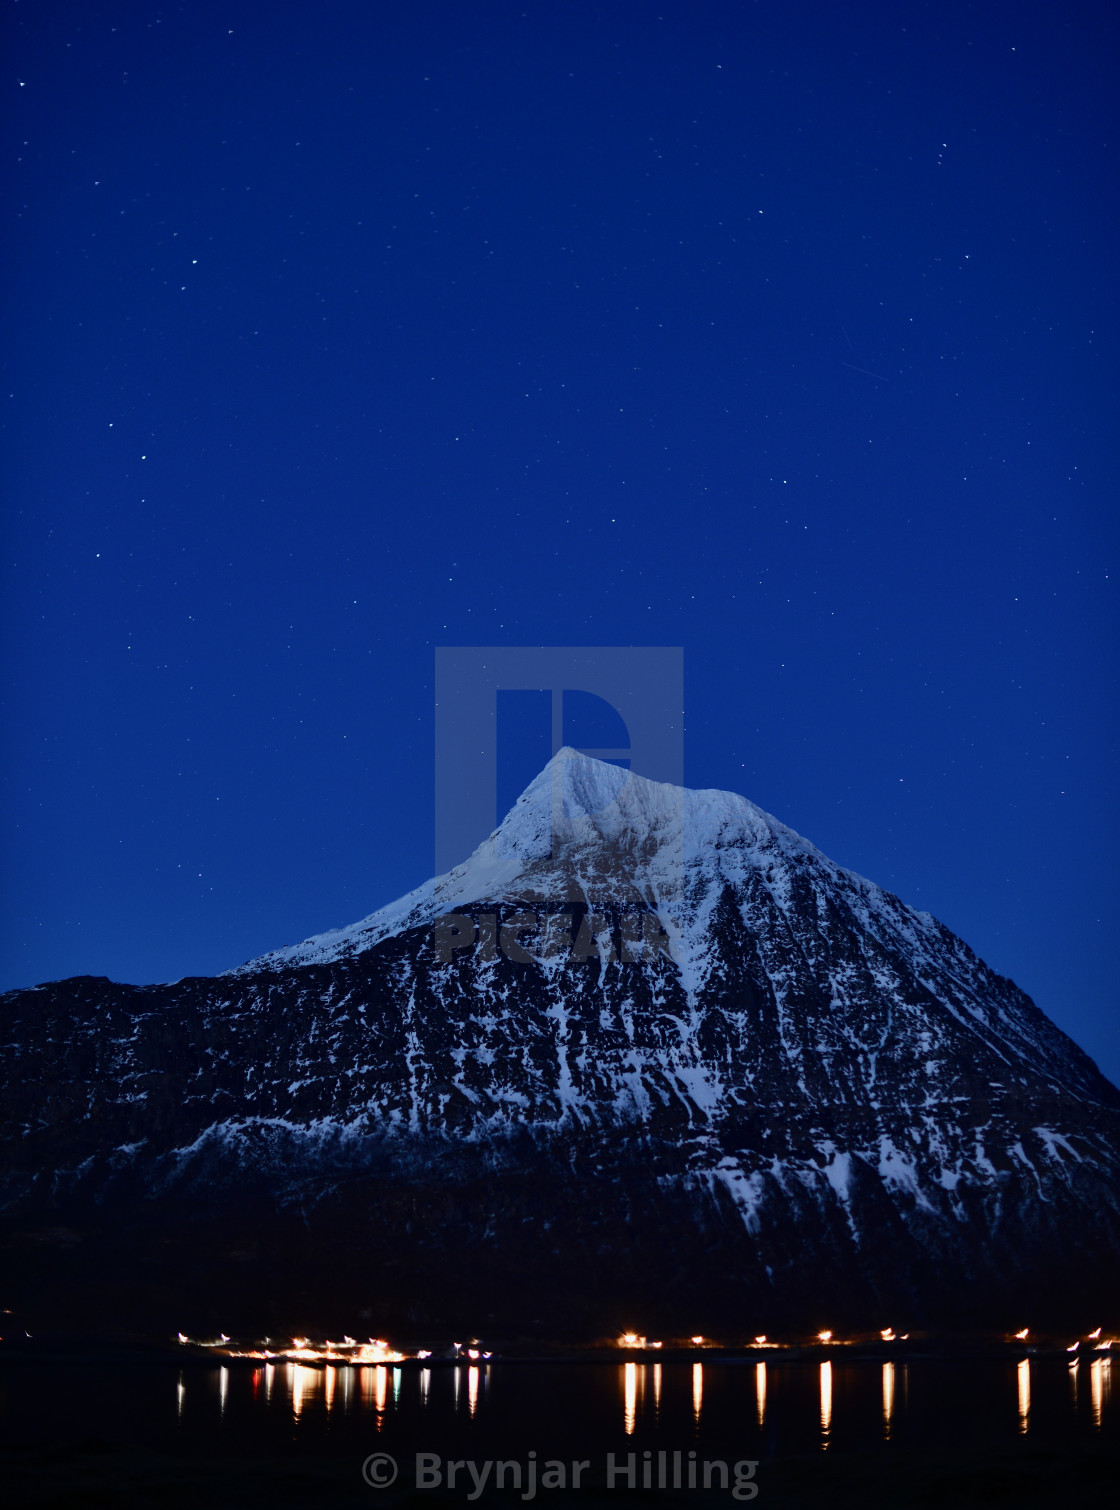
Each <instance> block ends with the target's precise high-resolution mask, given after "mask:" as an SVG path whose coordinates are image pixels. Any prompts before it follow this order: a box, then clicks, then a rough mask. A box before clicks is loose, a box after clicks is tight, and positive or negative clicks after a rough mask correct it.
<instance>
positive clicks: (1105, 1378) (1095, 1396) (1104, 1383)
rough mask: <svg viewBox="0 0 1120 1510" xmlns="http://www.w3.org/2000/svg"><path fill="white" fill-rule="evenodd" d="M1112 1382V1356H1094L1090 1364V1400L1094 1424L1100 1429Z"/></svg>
mask: <svg viewBox="0 0 1120 1510" xmlns="http://www.w3.org/2000/svg"><path fill="white" fill-rule="evenodd" d="M1111 1383H1112V1360H1111V1359H1110V1358H1094V1359H1093V1361H1092V1363H1090V1365H1089V1402H1090V1404H1091V1405H1092V1408H1093V1425H1094V1426H1095V1427H1096V1428H1097V1430H1098V1431H1100V1429H1101V1415H1102V1414H1103V1412H1104V1398H1105V1395H1106V1394H1109V1393H1111V1390H1110V1387H1109V1386H1110V1385H1111Z"/></svg>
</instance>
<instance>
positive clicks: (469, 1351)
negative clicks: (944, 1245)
mask: <svg viewBox="0 0 1120 1510" xmlns="http://www.w3.org/2000/svg"><path fill="white" fill-rule="evenodd" d="M1102 1330H1103V1329H1102V1328H1101V1327H1099V1326H1098V1327H1096V1328H1095V1329H1094V1330H1093V1331H1091V1332H1086V1333H1085V1334H1084V1335H1083V1336H1081V1337H1077V1338H1075V1339H1074V1341H1073V1342H1071V1343H1062V1344H1058V1345H1060V1346H1062V1347H1064V1348H1065V1351H1066V1352H1067V1353H1079V1352H1081V1351H1082V1350H1086V1351H1095V1352H1108V1351H1110V1350H1111V1348H1112V1346H1113V1343H1116V1342H1120V1338H1115V1337H1102ZM1031 1335H1032V1334H1031V1331H1030V1328H1029V1327H1023V1328H1022V1330H1021V1331H1018V1332H1010V1333H1006V1334H1004V1336H1003V1338H1002V1340H1003V1341H1004V1342H1007V1343H1013V1342H1018V1343H1024V1344H1028V1345H1034V1344H1031V1343H1030V1341H1029V1339H1030V1338H1031ZM1067 1335H1068V1333H1067ZM178 1340H179V1342H180V1344H181V1345H182V1346H184V1347H199V1348H205V1349H206V1350H207V1351H209V1352H212V1353H216V1354H218V1355H219V1356H221V1357H225V1358H255V1359H262V1360H270V1359H274V1360H281V1359H284V1360H291V1361H292V1362H298V1363H350V1364H358V1365H362V1364H371V1363H372V1364H378V1363H405V1362H408V1361H410V1360H415V1361H417V1362H426V1361H429V1360H431V1361H443V1362H451V1363H455V1362H469V1363H477V1362H479V1361H483V1362H489V1361H490V1360H491V1359H492V1358H493V1357H494V1354H493V1351H492V1350H490V1349H486V1348H483V1347H482V1345H481V1343H480V1342H479V1341H478V1340H477V1339H472V1341H471V1342H470V1343H462V1342H453V1343H451V1344H450V1346H449V1347H445V1348H443V1349H442V1350H440V1349H433V1348H416V1349H415V1350H413V1351H409V1352H400V1351H398V1350H397V1349H395V1348H393V1347H391V1346H390V1344H389V1343H388V1342H386V1341H385V1340H384V1339H382V1338H374V1337H370V1338H368V1339H367V1340H366V1341H365V1342H359V1341H358V1340H357V1339H356V1338H354V1337H349V1336H343V1337H342V1339H341V1340H340V1341H338V1342H329V1341H328V1342H321V1343H316V1342H312V1341H310V1340H309V1339H308V1338H306V1337H293V1338H290V1339H288V1340H287V1341H283V1340H280V1339H273V1338H271V1337H265V1338H264V1339H263V1340H261V1341H257V1342H250V1343H239V1342H234V1341H233V1340H232V1339H231V1337H230V1336H229V1335H228V1334H227V1333H225V1332H223V1333H221V1334H220V1335H219V1336H218V1337H217V1338H215V1339H209V1338H207V1339H204V1338H195V1337H188V1336H187V1335H186V1333H185V1332H180V1333H179V1334H178ZM909 1340H910V1333H909V1332H896V1331H895V1330H894V1328H893V1327H882V1328H880V1330H879V1332H878V1334H875V1333H870V1334H860V1335H857V1336H855V1337H838V1336H837V1335H836V1333H835V1332H833V1331H831V1330H829V1329H827V1328H826V1329H824V1330H822V1331H819V1332H817V1333H816V1334H815V1335H814V1336H813V1337H811V1338H804V1339H800V1340H796V1341H792V1342H779V1341H774V1340H772V1339H771V1338H770V1337H769V1336H767V1335H766V1334H765V1333H760V1334H759V1335H758V1336H756V1337H754V1338H752V1340H751V1341H750V1342H747V1343H745V1344H742V1343H740V1344H737V1345H736V1346H735V1347H729V1346H728V1345H727V1344H725V1343H722V1342H720V1341H718V1340H717V1339H715V1338H712V1337H705V1336H702V1335H700V1334H699V1333H697V1334H694V1335H693V1336H691V1337H689V1338H687V1339H682V1340H676V1341H671V1342H670V1343H669V1344H668V1346H669V1348H670V1349H671V1350H673V1351H678V1350H687V1349H691V1348H716V1349H719V1350H720V1351H721V1352H731V1351H735V1350H737V1348H739V1347H742V1348H745V1349H746V1350H747V1351H753V1350H756V1349H762V1350H769V1349H792V1348H802V1347H806V1346H809V1347H813V1346H817V1347H852V1346H866V1345H868V1344H876V1343H893V1342H907V1341H909ZM925 1340H929V1339H928V1338H926V1339H925ZM616 1346H617V1347H619V1348H622V1349H623V1350H626V1351H632V1352H643V1351H647V1350H648V1351H652V1352H658V1351H661V1350H662V1349H664V1348H665V1346H666V1344H665V1343H664V1342H663V1341H659V1340H654V1339H652V1338H649V1337H646V1336H643V1335H642V1334H641V1333H639V1332H623V1333H622V1334H621V1336H619V1337H618V1338H617V1339H616Z"/></svg>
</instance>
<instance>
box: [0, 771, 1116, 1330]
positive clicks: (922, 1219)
mask: <svg viewBox="0 0 1120 1510" xmlns="http://www.w3.org/2000/svg"><path fill="white" fill-rule="evenodd" d="M448 914H456V915H457V916H458V918H459V922H458V924H456V925H454V926H453V928H452V929H451V931H449V930H448V925H446V924H445V923H442V922H441V921H440V920H441V919H445V918H446V917H447V915H448ZM468 917H469V918H470V919H472V921H471V922H470V924H469V925H468V924H467V921H466V920H467V918H468ZM533 919H536V920H537V921H536V922H534V921H533ZM542 919H543V921H542ZM573 945H574V948H573ZM511 956H512V957H511ZM4 1011H5V1017H6V1021H7V1025H8V1026H7V1030H6V1031H5V1033H4V1039H5V1043H6V1049H5V1053H6V1056H7V1060H8V1069H7V1076H6V1078H7V1084H8V1092H7V1094H6V1098H5V1107H6V1111H5V1116H6V1118H7V1127H6V1137H5V1144H6V1147H7V1148H8V1150H9V1155H8V1161H7V1170H6V1174H5V1183H4V1187H3V1189H4V1191H5V1199H6V1201H7V1204H8V1209H9V1211H10V1212H11V1213H12V1220H14V1221H17V1222H18V1221H22V1220H23V1216H22V1215H21V1213H25V1212H29V1211H46V1210H48V1209H50V1210H63V1209H70V1208H72V1207H74V1206H75V1203H76V1204H77V1205H78V1206H81V1207H82V1209H86V1210H93V1209H94V1207H95V1206H97V1203H100V1206H98V1207H97V1209H105V1210H109V1209H110V1208H111V1209H114V1210H115V1209H117V1208H118V1207H123V1208H126V1209H130V1210H141V1209H142V1210H143V1211H144V1212H145V1213H147V1214H148V1216H150V1215H151V1213H152V1212H153V1211H159V1210H164V1209H167V1210H170V1209H171V1203H173V1202H174V1203H177V1209H178V1210H180V1211H181V1210H182V1209H186V1207H189V1208H190V1209H191V1210H193V1211H195V1212H203V1213H207V1212H212V1211H213V1210H215V1209H219V1208H220V1209H223V1210H224V1209H226V1208H225V1207H224V1206H223V1204H222V1203H223V1202H225V1201H227V1200H228V1201H232V1202H233V1203H234V1205H236V1203H237V1201H238V1200H239V1199H241V1198H243V1196H244V1192H245V1191H246V1190H252V1191H254V1192H258V1193H259V1192H266V1193H267V1201H266V1204H268V1205H269V1207H270V1209H272V1210H279V1211H281V1212H288V1213H290V1214H291V1220H292V1222H294V1223H295V1225H296V1227H297V1228H298V1230H299V1233H303V1234H306V1235H307V1237H308V1241H312V1239H317V1238H321V1237H322V1236H323V1235H324V1234H326V1233H328V1232H329V1233H331V1234H334V1239H333V1240H334V1241H335V1242H336V1244H340V1245H341V1247H342V1248H343V1249H346V1250H347V1251H350V1250H353V1252H355V1253H357V1252H361V1253H362V1254H365V1255H367V1256H368V1255H370V1254H381V1255H382V1256H381V1257H380V1258H378V1259H377V1261H376V1262H377V1264H380V1265H381V1266H382V1269H384V1270H385V1271H386V1272H387V1273H389V1274H390V1275H391V1279H386V1280H385V1284H386V1286H387V1293H389V1292H391V1293H392V1294H394V1295H396V1296H397V1297H398V1302H397V1303H399V1304H400V1305H405V1306H409V1305H412V1306H415V1305H418V1304H426V1303H427V1302H425V1301H422V1300H421V1299H420V1298H418V1297H420V1296H421V1293H422V1294H423V1295H427V1296H429V1297H430V1295H431V1294H432V1293H433V1291H434V1290H437V1289H439V1288H440V1287H442V1288H443V1289H446V1287H447V1284H448V1283H449V1278H448V1267H449V1260H448V1257H447V1253H448V1245H449V1244H450V1245H452V1246H453V1248H454V1251H455V1254H456V1258H455V1262H454V1269H455V1283H456V1284H458V1285H461V1286H465V1288H464V1289H463V1292H462V1293H463V1295H464V1296H467V1295H469V1296H472V1297H475V1298H474V1299H472V1300H470V1302H469V1304H470V1305H482V1306H484V1307H485V1308H486V1310H487V1312H488V1313H490V1312H492V1311H493V1306H494V1305H495V1304H503V1303H505V1302H503V1301H502V1300H501V1298H500V1297H502V1296H505V1297H506V1301H507V1302H508V1298H509V1297H510V1296H511V1295H513V1294H517V1295H521V1296H524V1297H525V1298H524V1299H523V1300H521V1301H519V1302H518V1304H520V1305H522V1306H523V1308H526V1309H527V1311H528V1312H529V1313H531V1314H532V1315H534V1316H535V1315H537V1313H538V1312H548V1311H549V1309H550V1306H551V1307H553V1309H555V1307H556V1306H560V1307H561V1309H562V1310H563V1311H564V1312H565V1314H568V1315H570V1314H572V1307H573V1306H576V1308H577V1310H578V1308H579V1306H583V1308H584V1310H585V1311H587V1314H589V1315H590V1314H591V1313H592V1312H594V1314H595V1315H596V1316H599V1315H600V1314H603V1313H604V1310H606V1311H609V1310H610V1307H611V1306H612V1305H616V1304H620V1303H621V1301H620V1297H621V1296H622V1294H623V1293H624V1292H625V1294H626V1295H627V1296H628V1297H630V1299H629V1301H628V1303H630V1304H633V1303H634V1301H633V1297H634V1296H636V1295H637V1296H645V1297H646V1299H645V1301H644V1303H645V1304H647V1305H648V1307H650V1308H651V1314H657V1315H662V1314H664V1315H665V1316H666V1317H669V1316H670V1314H671V1313H672V1311H673V1307H674V1306H679V1303H680V1300H681V1296H682V1295H683V1294H684V1293H685V1292H686V1291H688V1292H689V1293H690V1294H692V1295H693V1296H695V1294H696V1293H706V1294H709V1295H710V1296H712V1297H715V1296H717V1295H718V1296H719V1297H720V1300H719V1304H720V1305H721V1306H722V1307H725V1308H726V1307H728V1306H730V1307H731V1308H732V1310H734V1311H735V1312H736V1313H737V1314H739V1315H741V1316H742V1317H743V1319H744V1324H747V1320H746V1318H747V1317H748V1316H749V1317H751V1318H754V1319H755V1320H757V1319H759V1318H761V1317H764V1316H765V1315H766V1314H770V1313H773V1311H774V1310H775V1308H776V1309H777V1310H778V1311H781V1310H783V1308H784V1311H785V1312H787V1313H789V1314H791V1315H794V1314H798V1307H801V1310H802V1311H804V1309H805V1307H806V1305H807V1300H806V1297H807V1296H816V1297H818V1298H819V1297H827V1296H831V1297H834V1298H833V1300H832V1302H831V1303H832V1304H833V1305H834V1306H837V1305H848V1306H849V1307H850V1308H854V1309H855V1310H856V1311H859V1310H860V1308H861V1307H862V1308H863V1310H864V1311H866V1312H867V1314H868V1315H870V1314H871V1313H872V1312H873V1311H874V1312H876V1313H877V1314H881V1308H882V1306H883V1305H902V1306H906V1307H909V1308H910V1309H911V1310H914V1309H915V1308H919V1309H920V1308H922V1307H925V1308H926V1309H927V1310H929V1309H931V1308H932V1309H936V1308H937V1307H938V1306H941V1307H942V1309H944V1308H945V1307H946V1306H949V1307H951V1306H953V1305H954V1304H955V1305H958V1306H959V1305H960V1304H961V1297H962V1286H967V1293H968V1294H970V1295H971V1296H973V1298H974V1300H975V1304H976V1305H977V1306H978V1307H979V1306H981V1305H986V1306H989V1307H990V1306H991V1305H993V1304H995V1303H996V1302H997V1301H998V1298H999V1297H1000V1296H1001V1295H1002V1296H1006V1298H1007V1303H1008V1304H1009V1305H1018V1306H1021V1305H1022V1304H1025V1303H1027V1302H1028V1301H1030V1302H1031V1303H1033V1304H1035V1305H1036V1306H1041V1305H1043V1304H1053V1303H1054V1297H1053V1295H1052V1294H1051V1293H1050V1292H1051V1289H1052V1288H1053V1285H1054V1283H1055V1281H1054V1276H1055V1275H1056V1274H1058V1273H1060V1272H1061V1273H1064V1274H1065V1275H1066V1276H1072V1275H1080V1276H1081V1278H1080V1287H1081V1290H1082V1293H1083V1294H1084V1295H1085V1296H1086V1297H1088V1296H1090V1295H1093V1294H1095V1288H1094V1287H1096V1288H1100V1289H1102V1290H1103V1289H1104V1288H1107V1287H1108V1284H1109V1281H1108V1280H1107V1279H1106V1278H1105V1276H1106V1275H1107V1272H1108V1269H1109V1260H1110V1254H1111V1252H1112V1251H1114V1250H1115V1247H1116V1245H1117V1241H1118V1238H1120V1093H1118V1092H1117V1091H1116V1089H1115V1088H1114V1087H1112V1086H1111V1085H1110V1084H1109V1083H1108V1082H1107V1081H1106V1080H1104V1078H1103V1077H1102V1076H1101V1075H1100V1074H1099V1072H1098V1071H1097V1070H1096V1068H1095V1066H1094V1065H1093V1064H1092V1062H1091V1061H1090V1060H1089V1059H1088V1057H1087V1056H1086V1055H1084V1054H1083V1053H1082V1052H1081V1051H1080V1050H1079V1049H1078V1048H1077V1047H1076V1046H1075V1045H1074V1044H1073V1043H1072V1042H1071V1041H1070V1040H1069V1039H1068V1038H1067V1037H1066V1036H1065V1035H1064V1034H1062V1033H1061V1032H1060V1031H1059V1030H1058V1029H1057V1028H1056V1027H1055V1026H1054V1025H1053V1024H1052V1023H1050V1022H1049V1020H1048V1019H1047V1018H1046V1017H1045V1016H1044V1015H1043V1014H1042V1013H1041V1012H1040V1011H1039V1010H1038V1009H1037V1007H1035V1006H1034V1004H1033V1003H1032V1002H1031V1001H1030V1000H1029V999H1028V998H1027V997H1026V996H1024V995H1023V993H1022V992H1020V991H1019V990H1018V989H1017V988H1016V987H1015V986H1014V985H1013V984H1012V983H1011V982H1010V981H1007V980H1005V979H1003V978H1002V977H1000V976H998V975H996V974H995V973H994V972H992V971H990V970H989V969H988V968H987V967H986V966H985V965H984V964H983V963H982V962H981V961H980V960H978V959H977V958H976V957H975V956H974V955H973V954H972V952H971V951H970V950H969V949H968V947H967V945H965V944H963V943H962V942H961V941H960V940H959V939H957V938H956V937H955V936H954V935H953V934H952V933H950V932H949V930H948V929H946V928H944V927H943V926H942V925H941V924H940V923H938V922H937V921H936V920H935V919H934V918H932V917H930V916H929V914H927V913H922V912H916V911H914V910H913V909H911V908H908V907H906V906H905V905H904V904H903V903H901V902H900V901H899V900H898V899H897V898H895V897H893V896H892V895H890V893H888V892H885V891H883V890H881V889H880V888H879V887H877V886H875V885H873V884H872V883H871V882H869V881H866V880H863V879H862V878H860V877H858V876H856V875H854V874H852V873H851V872H849V871H846V870H844V869H842V868H841V867H839V866H837V865H835V864H833V863H832V862H831V861H830V860H828V859H827V858H826V857H825V856H823V855H822V854H820V852H819V851H817V850H816V849H815V848H814V847H813V846H812V845H811V844H809V843H808V842H807V841H806V840H804V839H802V838H800V837H799V836H798V835H797V834H795V833H793V831H792V830H790V829H788V828H786V827H785V826H784V825H783V824H781V823H779V822H778V821H777V820H776V819H774V818H771V817H770V816H769V815H767V814H765V813H763V812H762V811H761V810H760V809H758V808H757V807H755V806H754V805H753V804H751V803H749V802H747V801H746V800H745V799H743V798H741V797H737V796H735V795H733V794H730V793H724V792H709V791H701V792H691V791H682V790H680V789H677V788H671V787H665V786H661V785H659V784H657V783H653V782H649V781H645V780H643V779H642V778H640V777H636V776H629V775H628V774H627V773H625V772H623V771H620V770H619V769H617V768H616V767H614V766H610V765H607V764H604V763H602V762H599V761H595V760H591V759H588V758H587V757H584V756H580V755H578V754H576V753H575V752H574V751H567V750H565V751H561V752H560V754H559V755H558V756H557V757H555V759H554V760H553V762H551V763H550V765H549V767H547V768H546V770H545V771H544V772H542V774H541V775H540V776H539V777H538V778H537V780H536V781H534V782H533V784H532V785H531V786H530V787H529V788H528V789H527V791H526V792H525V793H524V794H523V796H522V797H521V798H520V799H519V801H518V802H517V803H516V804H515V806H514V808H513V809H512V810H511V812H510V813H509V814H508V815H507V816H506V818H505V820H504V821H503V823H502V824H501V825H500V827H499V828H498V829H497V830H496V831H495V833H494V834H492V835H491V836H490V838H489V839H487V840H486V841H485V842H484V843H483V844H482V845H480V846H479V848H478V850H476V852H475V854H474V855H472V856H471V857H470V858H469V859H468V860H467V861H466V862H464V864H463V865H461V866H458V867H456V869H455V870H453V871H451V872H450V873H449V874H448V875H447V876H443V877H440V878H437V879H436V880H434V881H432V882H430V883H428V884H427V885H425V886H423V887H421V888H419V889H418V890H417V891H415V892H412V893H410V894H409V895H408V896H406V897H404V898H402V899H400V901H398V902H396V903H394V904H392V905H391V906H389V907H387V908H383V909H381V910H380V911H379V912H376V913H374V914H372V915H371V916H370V917H368V918H366V919H364V920H362V922H360V923H358V924H355V925H354V926H353V927H352V928H349V929H345V930H341V931H339V932H336V933H332V934H325V935H321V936H319V937H317V938H313V939H308V940H306V941H305V942H304V943H302V944H299V945H296V946H293V947H292V948H289V949H282V950H277V951H274V952H273V953H270V954H267V955H264V956H262V957H261V958H260V959H257V960H253V961H250V962H249V963H248V964H246V965H243V966H241V967H239V968H238V969H236V970H233V971H230V972H228V973H227V974H226V975H224V976H219V977H216V978H213V979H208V980H186V981H180V982H177V983H176V984H174V985H171V986H162V987H147V988H139V987H126V986H114V985H112V984H110V983H109V982H105V981H89V980H76V981H70V982H61V983H58V984H57V985H54V986H48V987H40V988H38V989H37V990H35V991H29V992H19V993H12V994H11V995H10V996H9V997H7V998H6V999H5V1001H4ZM83 1202H84V1203H86V1204H85V1205H84V1206H83V1205H82V1203H83ZM91 1203H92V1204H91ZM184 1203H185V1206H184ZM402 1213H404V1214H403V1215H402ZM297 1216H298V1220H297ZM147 1219H148V1217H147V1216H146V1218H145V1220H147ZM177 1219H178V1218H176V1220H177ZM207 1219H208V1220H209V1218H207ZM168 1220H171V1218H168ZM222 1220H223V1221H227V1218H223V1219H222ZM228 1220H229V1221H235V1218H234V1217H229V1218H228ZM390 1220H391V1222H392V1224H393V1226H394V1231H395V1233H396V1238H397V1242H396V1245H395V1246H392V1247H391V1249H386V1248H385V1236H384V1234H385V1224H386V1222H387V1221H390ZM91 1221H93V1225H94V1227H96V1226H97V1222H96V1220H94V1219H93V1218H91ZM157 1225H158V1224H157ZM219 1225H221V1224H219ZM161 1230H162V1229H161ZM176 1230H177V1229H176ZM222 1230H223V1232H224V1228H223V1229H222ZM544 1233H547V1234H549V1235H548V1237H547V1238H544V1237H543V1236H542V1234H544ZM161 1240H162V1239H161ZM177 1240H178V1239H177ZM182 1240H183V1241H186V1242H188V1243H189V1241H190V1239H189V1238H188V1237H184V1238H183V1239H182ZM288 1240H289V1241H290V1242H291V1244H292V1251H293V1253H294V1252H297V1251H298V1252H300V1253H302V1254H303V1259H302V1260H301V1262H303V1263H304V1265H305V1267H306V1264H307V1263H308V1262H310V1260H309V1259H308V1256H307V1250H306V1244H304V1245H303V1246H301V1243H302V1238H299V1237H298V1235H297V1236H296V1237H293V1236H292V1233H291V1232H289V1233H288ZM220 1241H225V1238H224V1236H223V1237H222V1238H221V1239H220ZM140 1246H141V1248H142V1247H143V1245H142V1244H141V1245H140ZM312 1246H314V1243H312ZM144 1251H147V1250H146V1249H145V1250H144ZM334 1251H335V1253H336V1256H337V1253H338V1251H339V1248H338V1246H336V1248H335V1250H334ZM371 1261H372V1260H371ZM573 1276H581V1278H580V1280H579V1282H578V1284H577V1286H576V1288H577V1291H578V1294H577V1295H576V1296H574V1297H573V1294H572V1286H573V1284H574V1283H576V1281H575V1280H574V1279H573ZM278 1282H279V1281H278ZM1063 1293H1064V1287H1063ZM561 1296H562V1297H563V1300H562V1303H561V1301H560V1300H559V1299H558V1298H557V1297H561ZM495 1297H499V1298H497V1299H496V1298H495ZM549 1297H552V1299H551V1300H550V1299H549ZM711 1303H712V1304H713V1305H714V1304H715V1303H716V1302H715V1300H714V1299H713V1300H712V1301H711ZM815 1303H817V1302H816V1301H814V1304H815ZM463 1304H464V1305H466V1304H468V1302H467V1301H466V1300H464V1301H463ZM877 1308H878V1309H877ZM861 1314H862V1312H861Z"/></svg>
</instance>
